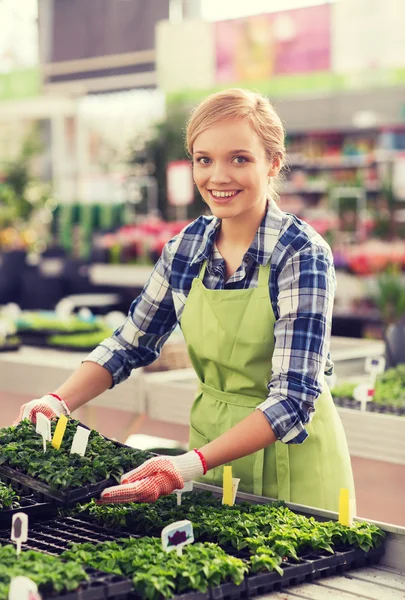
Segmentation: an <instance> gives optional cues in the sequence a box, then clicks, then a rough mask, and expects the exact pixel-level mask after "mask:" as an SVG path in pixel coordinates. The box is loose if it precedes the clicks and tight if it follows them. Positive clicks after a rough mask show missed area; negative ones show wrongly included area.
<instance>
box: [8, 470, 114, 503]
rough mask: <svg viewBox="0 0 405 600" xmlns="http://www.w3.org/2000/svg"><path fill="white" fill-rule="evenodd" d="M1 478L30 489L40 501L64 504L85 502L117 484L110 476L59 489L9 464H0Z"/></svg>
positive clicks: (17, 487)
mask: <svg viewBox="0 0 405 600" xmlns="http://www.w3.org/2000/svg"><path fill="white" fill-rule="evenodd" d="M0 479H1V480H2V481H4V483H9V484H11V485H12V486H13V488H14V489H15V490H17V491H20V490H29V491H30V492H31V493H32V494H34V495H35V497H36V498H37V499H38V500H39V501H42V502H47V501H48V502H53V503H56V504H60V505H64V506H67V505H69V504H75V503H76V502H85V501H87V500H90V499H91V498H95V497H97V496H99V495H100V494H101V492H102V491H103V490H104V489H105V488H107V487H109V486H112V485H117V482H116V480H115V479H113V478H110V479H103V480H102V481H99V482H98V483H92V484H90V485H85V486H82V487H79V488H75V489H71V490H58V489H55V488H52V487H51V486H49V485H48V484H46V483H43V482H42V481H39V480H38V479H34V477H31V476H30V475H26V474H25V473H21V471H17V469H13V468H12V467H8V466H7V465H0Z"/></svg>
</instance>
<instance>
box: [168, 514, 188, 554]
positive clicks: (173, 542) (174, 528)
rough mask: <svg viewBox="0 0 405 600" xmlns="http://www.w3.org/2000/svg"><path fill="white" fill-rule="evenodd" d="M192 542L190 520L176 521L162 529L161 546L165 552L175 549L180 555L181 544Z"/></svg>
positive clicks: (181, 550)
mask: <svg viewBox="0 0 405 600" xmlns="http://www.w3.org/2000/svg"><path fill="white" fill-rule="evenodd" d="M193 542H194V531H193V524H192V522H191V521H187V520H185V521H176V522H175V523H171V524H170V525H167V526H166V527H164V528H163V529H162V547H163V550H164V551H165V552H170V551H171V550H176V552H177V554H178V556H181V555H182V552H183V546H186V545H187V544H192V543H193Z"/></svg>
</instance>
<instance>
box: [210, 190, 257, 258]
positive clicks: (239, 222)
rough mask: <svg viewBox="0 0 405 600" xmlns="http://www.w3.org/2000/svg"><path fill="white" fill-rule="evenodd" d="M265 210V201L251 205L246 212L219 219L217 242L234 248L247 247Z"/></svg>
mask: <svg viewBox="0 0 405 600" xmlns="http://www.w3.org/2000/svg"><path fill="white" fill-rule="evenodd" d="M266 211H267V201H266V203H265V204H264V205H263V204H262V203H260V205H259V204H258V205H257V206H253V207H252V209H251V210H250V211H248V212H247V213H246V212H244V213H242V214H241V215H238V216H236V217H231V218H229V219H222V220H221V229H220V231H219V233H218V238H217V243H218V242H220V243H221V244H225V245H226V246H232V247H236V248H241V247H243V248H246V249H247V248H249V246H250V245H251V243H252V241H253V240H254V237H255V235H256V232H257V230H258V229H259V225H260V223H261V222H262V220H263V217H264V215H265V214H266Z"/></svg>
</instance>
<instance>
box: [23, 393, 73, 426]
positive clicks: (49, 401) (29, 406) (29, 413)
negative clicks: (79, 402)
mask: <svg viewBox="0 0 405 600" xmlns="http://www.w3.org/2000/svg"><path fill="white" fill-rule="evenodd" d="M37 413H42V414H43V415H45V416H46V417H48V419H53V418H54V417H60V416H61V415H65V416H68V415H70V410H69V408H68V406H67V404H66V403H65V402H64V401H63V400H62V398H60V397H59V396H57V395H56V394H46V396H42V398H39V399H35V400H31V402H27V403H26V404H23V405H22V406H21V408H20V414H19V415H18V417H17V419H16V420H15V421H14V423H13V425H18V423H19V422H20V421H22V420H23V419H29V420H30V421H31V422H32V423H34V425H35V424H36V422H37Z"/></svg>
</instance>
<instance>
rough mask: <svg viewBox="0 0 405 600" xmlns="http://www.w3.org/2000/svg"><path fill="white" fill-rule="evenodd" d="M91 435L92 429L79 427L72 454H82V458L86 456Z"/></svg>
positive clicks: (71, 449)
mask: <svg viewBox="0 0 405 600" xmlns="http://www.w3.org/2000/svg"><path fill="white" fill-rule="evenodd" d="M89 435H90V429H85V427H80V425H79V426H78V428H77V429H76V433H75V435H74V438H73V442H72V447H71V448H70V454H80V456H84V455H85V453H86V448H87V444H88V441H89Z"/></svg>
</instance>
